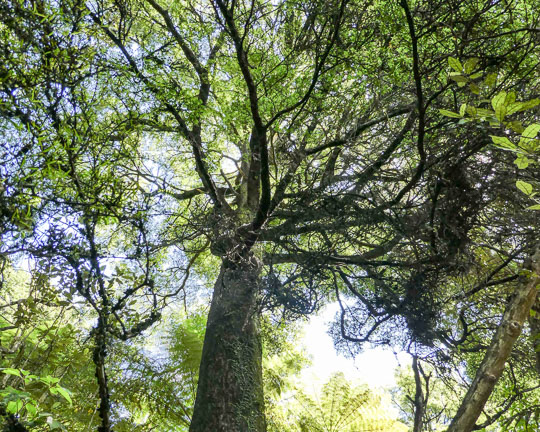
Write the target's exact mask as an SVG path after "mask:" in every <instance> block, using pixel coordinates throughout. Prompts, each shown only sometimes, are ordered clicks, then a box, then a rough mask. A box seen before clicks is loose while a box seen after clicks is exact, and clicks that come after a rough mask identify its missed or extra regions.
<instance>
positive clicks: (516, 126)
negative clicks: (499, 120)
mask: <svg viewBox="0 0 540 432" xmlns="http://www.w3.org/2000/svg"><path fill="white" fill-rule="evenodd" d="M506 127H509V128H510V129H512V130H513V131H514V132H516V133H519V134H520V133H522V132H523V130H524V129H523V125H522V124H521V122H520V121H511V122H508V123H506Z"/></svg>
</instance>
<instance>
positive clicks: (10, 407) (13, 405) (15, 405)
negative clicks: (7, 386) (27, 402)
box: [6, 399, 23, 414]
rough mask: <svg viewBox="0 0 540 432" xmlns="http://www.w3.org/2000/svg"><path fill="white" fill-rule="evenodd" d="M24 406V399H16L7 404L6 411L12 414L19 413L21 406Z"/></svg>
mask: <svg viewBox="0 0 540 432" xmlns="http://www.w3.org/2000/svg"><path fill="white" fill-rule="evenodd" d="M22 407H23V401H22V400H20V399H19V400H14V401H10V402H8V404H7V405H6V411H7V412H8V413H10V414H17V413H18V412H19V411H20V410H21V408H22Z"/></svg>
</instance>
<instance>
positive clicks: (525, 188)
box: [516, 180, 533, 195]
mask: <svg viewBox="0 0 540 432" xmlns="http://www.w3.org/2000/svg"><path fill="white" fill-rule="evenodd" d="M516 186H517V188H518V189H519V190H520V191H521V192H523V193H524V194H525V195H530V194H532V191H533V187H532V184H530V183H527V182H525V181H523V180H518V181H517V182H516Z"/></svg>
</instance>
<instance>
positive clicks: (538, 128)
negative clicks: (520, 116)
mask: <svg viewBox="0 0 540 432" xmlns="http://www.w3.org/2000/svg"><path fill="white" fill-rule="evenodd" d="M538 132H540V123H533V124H532V125H529V126H527V127H526V128H525V130H524V131H523V133H522V134H521V138H529V139H534V138H536V135H538Z"/></svg>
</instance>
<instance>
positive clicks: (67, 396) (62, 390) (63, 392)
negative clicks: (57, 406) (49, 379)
mask: <svg viewBox="0 0 540 432" xmlns="http://www.w3.org/2000/svg"><path fill="white" fill-rule="evenodd" d="M51 390H52V389H51ZM56 390H58V393H60V395H62V396H63V397H64V399H66V400H67V401H68V402H69V404H70V405H73V401H72V400H71V396H70V394H69V391H68V390H67V389H65V388H64V387H60V386H58V387H56Z"/></svg>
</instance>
